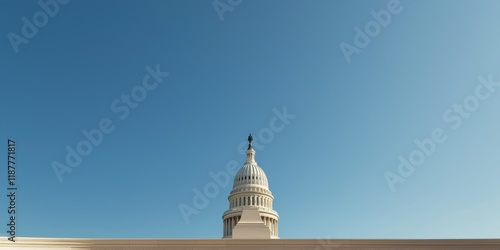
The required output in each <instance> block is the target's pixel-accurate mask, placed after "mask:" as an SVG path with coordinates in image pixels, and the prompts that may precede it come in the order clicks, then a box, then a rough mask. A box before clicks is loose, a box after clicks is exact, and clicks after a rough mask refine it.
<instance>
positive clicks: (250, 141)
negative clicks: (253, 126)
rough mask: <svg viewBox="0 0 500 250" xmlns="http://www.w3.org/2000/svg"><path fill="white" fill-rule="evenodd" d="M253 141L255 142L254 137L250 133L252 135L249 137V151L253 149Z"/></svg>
mask: <svg viewBox="0 0 500 250" xmlns="http://www.w3.org/2000/svg"><path fill="white" fill-rule="evenodd" d="M252 141H253V137H252V134H251V133H250V135H249V136H248V149H251V148H252Z"/></svg>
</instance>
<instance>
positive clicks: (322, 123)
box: [0, 0, 500, 238]
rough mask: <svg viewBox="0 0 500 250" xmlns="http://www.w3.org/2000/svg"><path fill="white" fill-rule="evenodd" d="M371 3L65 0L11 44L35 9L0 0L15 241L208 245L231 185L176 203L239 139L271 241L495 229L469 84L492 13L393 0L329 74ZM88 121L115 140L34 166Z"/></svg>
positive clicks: (494, 41) (487, 143) (491, 161)
mask: <svg viewBox="0 0 500 250" xmlns="http://www.w3.org/2000/svg"><path fill="white" fill-rule="evenodd" d="M221 1H222V2H223V3H226V1H225V0H221ZM388 3H390V1H389V0H381V1H372V0H369V1H368V0H366V1H359V0H358V1H305V0H302V1H298V0H286V1H264V0H258V1H257V0H252V1H250V0H244V1H243V2H242V3H241V4H239V5H237V6H234V7H230V8H232V11H227V12H225V13H223V18H224V19H223V20H221V18H219V15H218V13H217V11H216V10H215V8H214V6H213V1H212V0H207V1H204V0H203V1H202V0H199V1H186V0H179V1H138V0H136V1H118V0H116V1H97V0H95V1H78V0H74V1H71V2H69V3H67V4H65V5H59V10H58V12H57V13H56V14H55V15H54V16H53V17H50V18H48V23H47V24H46V25H44V26H42V27H40V28H38V32H37V33H36V35H34V36H33V37H31V38H28V39H27V40H28V43H26V44H20V45H19V46H18V49H19V51H18V52H17V53H16V52H15V50H14V48H13V46H12V45H11V42H10V40H9V37H8V36H9V35H8V34H9V33H10V32H12V33H15V34H17V35H19V36H21V35H22V27H23V17H26V18H27V19H29V20H32V19H33V16H34V15H35V14H36V13H38V12H40V11H43V9H42V7H40V6H39V5H38V4H37V2H36V1H7V0H2V1H0V34H1V35H2V39H0V63H1V67H0V84H1V89H0V100H1V105H0V115H1V122H0V137H1V139H2V140H3V141H4V142H3V143H1V145H0V148H1V150H0V162H2V164H1V167H0V180H1V181H0V194H1V196H0V197H1V199H0V222H1V224H3V225H5V224H6V223H8V215H7V212H6V211H7V198H6V196H5V195H6V187H7V186H6V183H5V180H6V178H7V177H6V172H7V169H6V165H5V162H6V159H7V142H6V141H7V139H8V138H14V139H15V140H16V143H17V151H18V152H17V162H18V173H17V185H18V187H19V191H18V194H17V195H18V197H17V198H18V203H17V205H18V214H17V218H18V221H17V224H18V229H17V230H18V231H17V236H31V237H92V238H128V237H131V238H220V237H222V219H221V216H222V213H223V212H224V211H225V210H226V209H227V208H228V201H227V196H228V194H229V192H230V190H231V186H232V180H231V184H230V185H225V186H219V188H220V190H219V192H218V193H217V195H215V197H214V198H210V199H208V200H209V203H208V205H207V206H205V207H204V208H203V209H200V210H199V213H198V214H197V215H192V216H191V217H190V221H189V223H186V222H185V220H184V219H183V217H182V216H181V213H180V212H179V205H180V204H186V205H192V200H193V197H194V195H195V194H194V192H193V189H198V190H203V188H204V187H205V185H207V184H209V183H211V182H214V181H213V179H212V178H211V177H210V175H209V173H210V172H215V173H218V172H220V171H225V168H226V165H227V164H228V162H231V161H236V162H237V163H238V165H239V166H240V165H242V164H243V162H244V160H245V156H244V154H242V153H241V151H240V150H238V148H239V147H240V145H241V143H242V142H244V141H245V140H246V137H247V136H248V133H253V134H254V138H255V141H256V142H260V143H261V144H262V145H263V147H261V148H260V149H259V148H256V151H257V153H256V160H257V162H258V163H259V165H260V166H261V167H262V168H263V169H264V171H265V172H266V174H267V177H268V179H269V183H270V189H271V191H272V192H273V194H274V196H275V201H274V208H275V210H276V211H277V212H278V213H279V215H280V220H279V227H280V229H279V233H280V235H279V236H280V237H281V238H498V237H500V223H498V222H499V221H500V212H499V211H500V182H499V181H498V179H499V177H500V132H499V129H498V128H499V127H500V118H499V107H500V91H496V92H495V90H500V87H498V86H494V87H490V88H491V89H492V91H488V89H487V88H486V87H484V83H481V81H479V80H478V78H479V77H483V78H484V79H488V77H489V76H490V75H491V78H492V79H493V82H500V68H499V66H500V59H499V58H500V29H499V28H498V24H499V23H500V16H499V15H498V12H499V11H500V2H498V1H486V0H485V1H472V0H471V1H457V0H449V1H445V0H440V1H431V0H428V1H408V0H402V1H401V2H400V5H399V8H401V9H400V12H399V13H398V14H391V20H390V21H389V22H388V24H387V25H385V27H381V29H380V31H379V32H378V33H377V34H376V35H374V37H373V38H371V39H370V42H369V43H368V44H365V45H366V46H365V47H364V48H359V51H358V52H359V53H358V54H356V53H355V54H352V55H351V61H350V63H348V62H347V60H346V57H345V56H344V54H343V52H342V51H341V49H340V44H341V43H347V44H350V45H352V46H354V45H355V44H354V39H355V36H356V33H355V27H359V28H360V29H362V30H364V29H365V25H367V24H373V22H372V21H374V20H375V18H374V17H373V16H372V15H371V14H370V12H371V11H372V10H373V11H375V12H379V11H381V10H383V11H386V10H387V9H388ZM52 10H54V9H52ZM39 15H40V14H39ZM42 21H43V20H42ZM157 65H158V67H159V68H160V70H161V71H163V72H168V73H170V74H169V75H168V77H165V78H164V80H163V82H161V83H159V84H158V86H157V87H156V88H154V89H152V90H148V92H147V96H146V98H144V100H143V101H142V102H139V103H138V104H137V107H135V108H133V109H132V108H129V113H128V115H127V116H126V117H124V119H120V116H121V115H123V114H124V113H122V112H125V111H121V112H114V111H113V110H112V108H111V106H112V103H113V102H115V100H118V102H119V103H118V105H119V106H120V107H122V109H123V107H125V104H124V103H121V102H120V100H121V96H122V94H125V95H129V94H130V93H131V91H132V90H133V89H134V88H135V89H136V90H137V88H136V87H137V86H140V84H141V82H142V80H143V78H144V76H145V75H147V74H148V71H147V70H146V67H147V66H150V67H151V68H155V67H156V66H157ZM482 84H483V85H482ZM490 84H495V83H490ZM497 85H498V84H497ZM478 86H483V87H478ZM138 88H140V87H138ZM477 88H481V89H480V94H481V96H482V97H483V98H482V99H484V100H479V101H478V102H477V103H475V102H474V101H475V100H478V99H477V98H476V97H474V96H476V90H477ZM486 94H488V97H487V98H484V96H485V95H486ZM464 102H466V105H469V107H472V106H471V105H476V104H478V105H476V106H474V108H473V109H474V110H473V111H471V112H468V114H467V115H468V118H460V119H461V123H460V124H459V126H458V122H457V119H458V118H457V117H459V113H457V112H458V111H455V109H454V108H456V107H454V105H455V104H457V105H458V104H461V105H463V104H464ZM284 109H286V112H288V113H289V114H290V116H294V118H290V119H289V120H288V121H287V122H288V124H284V123H283V120H280V119H278V120H277V121H276V125H277V126H283V127H280V131H276V132H273V133H272V138H269V137H266V136H269V133H267V134H266V132H269V131H271V130H269V128H270V123H271V122H272V121H274V120H276V119H277V118H275V117H277V115H276V110H277V111H279V112H283V110H284ZM273 110H275V111H273ZM448 110H450V111H449V112H448ZM450 112H452V113H450ZM445 114H447V115H448V118H449V119H453V120H448V121H447V120H445V119H444V118H443V116H444V115H445ZM460 117H463V116H460ZM102 119H109V120H110V121H111V122H112V126H113V128H114V130H113V131H112V132H111V133H108V134H105V135H104V136H103V139H102V142H101V143H100V144H99V145H97V146H93V149H92V152H91V153H90V154H89V155H88V156H84V157H82V161H81V163H80V164H78V165H77V166H76V167H74V168H72V170H73V171H72V172H71V173H66V174H64V175H63V181H62V182H60V181H59V180H58V178H57V176H56V174H55V172H54V170H53V167H52V165H53V163H54V162H55V161H57V162H59V163H62V164H66V163H65V158H66V155H67V153H68V152H67V150H66V147H68V146H69V147H71V148H73V149H74V148H76V147H77V144H78V143H79V142H80V141H83V140H86V137H85V136H84V135H83V134H82V130H92V129H96V128H98V127H99V123H100V121H101V120H102ZM453 126H455V129H454V128H452V127H453ZM436 128H438V129H441V131H442V132H443V133H444V135H443V136H445V137H446V140H445V141H444V142H442V143H437V144H436V147H435V149H434V150H432V152H431V153H430V154H429V155H428V156H427V155H426V156H424V157H425V159H424V162H423V163H422V164H420V165H419V166H416V167H415V168H414V172H413V173H411V174H408V172H406V174H407V176H406V177H401V176H400V174H399V173H398V165H400V160H399V159H398V157H399V156H400V155H401V156H403V157H404V158H406V159H408V157H409V156H410V154H411V152H412V151H415V150H418V146H416V144H415V142H414V141H415V140H420V141H424V140H425V139H427V138H432V133H433V130H435V129H436ZM262 131H264V132H262ZM259 133H260V135H259ZM265 142H267V143H265ZM414 156H415V154H414ZM389 172H390V173H393V174H394V175H397V176H400V178H404V180H405V181H404V182H398V183H396V184H395V185H394V188H395V189H394V192H393V191H391V188H390V185H388V182H387V180H386V177H385V176H384V175H385V174H387V173H389ZM4 227H5V228H4ZM5 231H6V226H3V227H0V234H1V235H6V232H5Z"/></svg>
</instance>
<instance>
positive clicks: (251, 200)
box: [222, 135, 279, 239]
mask: <svg viewBox="0 0 500 250" xmlns="http://www.w3.org/2000/svg"><path fill="white" fill-rule="evenodd" d="M246 155H247V158H246V161H245V164H244V165H243V167H241V169H240V170H239V171H238V173H236V176H235V177H234V184H233V189H232V191H231V193H230V194H229V196H228V198H227V199H228V201H229V209H228V210H226V211H225V212H224V214H223V215H222V220H223V236H222V237H223V238H233V229H234V227H235V226H236V225H237V224H238V222H239V221H240V219H241V215H242V213H243V210H244V209H256V210H257V211H258V212H259V214H260V217H261V219H262V222H263V223H264V225H266V226H267V227H268V228H269V230H270V233H271V236H270V238H271V239H278V238H279V237H278V218H279V216H278V213H277V212H276V211H274V210H273V201H274V196H273V194H272V193H271V190H269V184H268V181H267V176H266V174H265V173H264V170H262V168H260V167H259V165H257V162H256V161H255V150H253V148H252V135H250V136H249V137H248V149H247V151H246Z"/></svg>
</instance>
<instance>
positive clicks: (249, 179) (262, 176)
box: [233, 163, 269, 188]
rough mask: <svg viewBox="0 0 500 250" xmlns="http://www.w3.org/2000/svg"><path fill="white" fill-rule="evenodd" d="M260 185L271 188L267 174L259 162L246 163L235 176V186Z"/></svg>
mask: <svg viewBox="0 0 500 250" xmlns="http://www.w3.org/2000/svg"><path fill="white" fill-rule="evenodd" d="M252 184H253V185H260V186H264V187H265V188H269V185H268V184H267V176H266V173H264V170H262V168H260V167H259V166H258V165H257V163H250V164H245V165H244V166H243V167H242V168H241V169H240V170H239V171H238V173H236V176H235V177H234V184H233V188H236V187H237V186H240V185H252Z"/></svg>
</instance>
